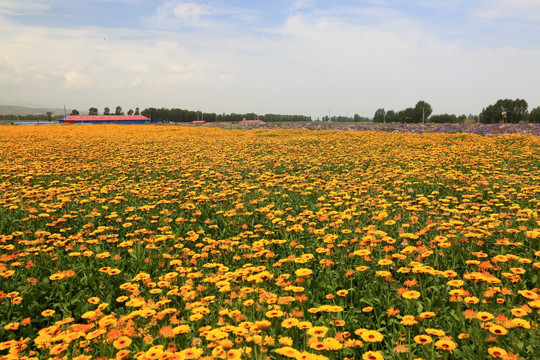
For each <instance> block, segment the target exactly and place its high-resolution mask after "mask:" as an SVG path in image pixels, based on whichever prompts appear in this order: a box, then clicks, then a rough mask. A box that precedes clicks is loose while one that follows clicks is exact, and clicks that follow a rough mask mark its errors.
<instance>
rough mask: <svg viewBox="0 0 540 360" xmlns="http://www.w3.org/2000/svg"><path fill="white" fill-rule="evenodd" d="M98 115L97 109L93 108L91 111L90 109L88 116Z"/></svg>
mask: <svg viewBox="0 0 540 360" xmlns="http://www.w3.org/2000/svg"><path fill="white" fill-rule="evenodd" d="M97 114H98V109H97V108H95V107H91V108H90V109H88V115H97Z"/></svg>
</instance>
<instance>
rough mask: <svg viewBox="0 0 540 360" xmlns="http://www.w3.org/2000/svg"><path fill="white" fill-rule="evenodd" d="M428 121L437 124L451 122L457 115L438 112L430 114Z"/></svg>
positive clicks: (454, 121)
mask: <svg viewBox="0 0 540 360" xmlns="http://www.w3.org/2000/svg"><path fill="white" fill-rule="evenodd" d="M429 122H431V123H437V124H453V123H456V122H457V117H456V115H454V114H438V115H432V116H431V117H430V118H429Z"/></svg>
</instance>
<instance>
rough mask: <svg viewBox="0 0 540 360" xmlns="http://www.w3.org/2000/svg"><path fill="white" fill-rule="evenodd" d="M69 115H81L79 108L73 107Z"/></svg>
mask: <svg viewBox="0 0 540 360" xmlns="http://www.w3.org/2000/svg"><path fill="white" fill-rule="evenodd" d="M96 110H97V109H96ZM69 115H79V111H78V110H77V109H73V110H71V113H70V114H69Z"/></svg>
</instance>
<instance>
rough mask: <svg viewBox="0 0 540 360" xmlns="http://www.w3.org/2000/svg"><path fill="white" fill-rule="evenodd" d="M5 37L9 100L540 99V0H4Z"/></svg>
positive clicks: (313, 102)
mask: <svg viewBox="0 0 540 360" xmlns="http://www.w3.org/2000/svg"><path fill="white" fill-rule="evenodd" d="M0 44H1V46H0V104H3V105H33V106H36V105H40V106H46V107H63V106H64V105H66V106H67V107H68V108H76V109H79V110H83V111H86V110H88V108H89V107H97V108H98V109H99V111H100V112H102V110H103V108H104V107H106V106H108V107H110V108H111V109H114V108H115V107H116V106H117V105H120V106H122V108H123V109H124V110H125V111H127V110H128V109H130V108H133V109H134V108H135V107H140V108H141V110H142V109H144V108H145V107H167V108H172V107H178V108H182V109H190V110H201V111H205V112H218V113H223V112H225V113H231V112H236V113H244V112H256V113H260V114H265V113H282V114H304V115H310V116H313V117H314V118H317V117H322V116H324V115H327V114H328V113H330V114H331V115H349V116H352V115H353V114H355V113H358V114H360V115H361V116H367V117H372V116H373V114H374V112H375V111H376V110H377V109H378V108H385V109H386V110H391V109H393V110H401V109H404V108H406V107H409V106H414V105H415V104H416V102H417V101H418V100H424V101H427V102H428V103H430V104H431V105H432V107H433V110H434V114H440V113H454V114H458V115H459V114H469V113H472V114H478V113H479V112H480V111H481V110H482V108H483V107H486V106H488V105H490V104H493V103H495V102H496V101H497V100H498V99H504V98H511V99H516V98H522V99H525V100H527V102H528V103H529V109H532V108H533V107H536V106H540V65H539V64H540V1H539V0H466V1H465V0H452V1H442V0H441V1H433V0H410V1H406V0H367V1H352V0H335V1H332V0H253V1H247V0H204V1H189V0H94V1H82V0H0Z"/></svg>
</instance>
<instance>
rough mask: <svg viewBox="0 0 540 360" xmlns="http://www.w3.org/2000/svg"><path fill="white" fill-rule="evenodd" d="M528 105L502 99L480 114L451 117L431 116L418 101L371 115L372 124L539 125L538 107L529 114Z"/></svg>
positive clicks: (426, 106) (424, 103)
mask: <svg viewBox="0 0 540 360" xmlns="http://www.w3.org/2000/svg"><path fill="white" fill-rule="evenodd" d="M527 108H528V104H527V102H526V101H525V100H523V99H516V100H511V99H504V100H502V99H501V100H498V101H497V102H496V103H495V104H493V105H489V106H488V107H486V108H484V109H482V112H481V113H480V114H479V115H478V116H476V115H474V116H473V115H469V116H466V115H459V116H456V115H453V114H437V115H431V113H432V111H433V109H432V107H431V105H429V104H428V103H426V102H425V101H419V102H418V103H417V104H416V106H415V107H410V108H407V109H405V110H401V111H397V112H396V111H393V110H389V111H385V110H384V109H378V110H377V111H376V112H375V115H373V122H388V123H393V122H399V123H422V122H425V123H427V122H430V123H463V122H465V120H467V119H469V120H470V121H474V122H479V123H483V124H494V123H519V122H532V123H540V107H536V108H534V109H532V110H531V112H530V113H529V112H528V111H527Z"/></svg>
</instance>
